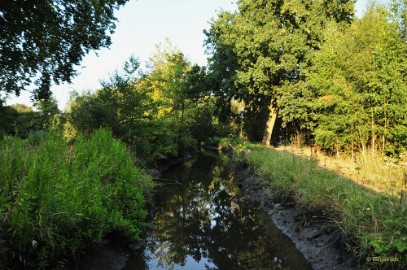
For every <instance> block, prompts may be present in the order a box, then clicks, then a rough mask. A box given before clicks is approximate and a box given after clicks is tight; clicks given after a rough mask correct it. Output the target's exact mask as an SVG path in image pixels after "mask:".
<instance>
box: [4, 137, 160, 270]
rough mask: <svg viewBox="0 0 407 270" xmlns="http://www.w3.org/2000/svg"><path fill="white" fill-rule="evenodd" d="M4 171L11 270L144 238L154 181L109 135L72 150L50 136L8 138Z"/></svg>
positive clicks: (6, 249)
mask: <svg viewBox="0 0 407 270" xmlns="http://www.w3.org/2000/svg"><path fill="white" fill-rule="evenodd" d="M0 170H1V173H0V175H1V181H0V213H1V219H0V260H1V258H2V257H1V255H2V254H3V264H5V265H8V267H13V266H15V265H18V266H19V267H24V268H33V269H44V268H50V267H58V266H63V265H64V264H66V263H67V260H68V259H72V257H74V258H75V256H76V254H78V253H79V252H80V251H82V250H83V249H84V248H85V247H87V246H90V245H92V244H95V243H100V242H101V241H102V240H103V237H104V236H105V235H106V234H108V233H110V232H118V233H119V234H121V235H122V236H124V237H126V238H128V239H129V240H137V239H138V238H139V236H140V232H141V230H142V228H143V226H144V219H145V217H146V214H147V213H146V211H145V210H144V194H145V193H147V192H148V191H149V190H150V189H151V188H152V182H151V179H150V178H149V177H148V176H147V175H146V174H144V173H143V172H142V171H141V170H140V169H138V168H136V167H135V166H134V162H133V160H132V158H131V157H130V155H129V154H128V152H127V150H126V147H125V146H124V145H123V144H122V143H121V142H119V141H117V140H115V139H113V138H112V135H111V133H110V132H108V131H105V130H101V131H98V132H96V133H95V134H94V135H93V136H92V137H91V138H89V139H87V138H83V137H80V138H78V139H77V140H76V141H75V142H74V143H73V144H72V145H69V146H68V145H67V144H66V142H65V141H64V140H63V138H61V137H60V136H57V135H52V134H51V135H49V136H48V137H44V136H43V137H41V138H40V139H35V140H34V139H29V140H21V139H17V138H11V137H9V138H5V139H4V140H2V141H0ZM0 265H1V262H0Z"/></svg>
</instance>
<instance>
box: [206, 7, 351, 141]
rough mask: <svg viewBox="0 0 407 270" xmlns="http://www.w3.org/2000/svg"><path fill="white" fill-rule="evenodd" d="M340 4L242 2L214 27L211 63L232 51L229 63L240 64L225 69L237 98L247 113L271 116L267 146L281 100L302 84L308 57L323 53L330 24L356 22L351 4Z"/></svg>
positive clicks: (265, 131)
mask: <svg viewBox="0 0 407 270" xmlns="http://www.w3.org/2000/svg"><path fill="white" fill-rule="evenodd" d="M338 3H339V4H340V5H339V4H338ZM338 3H337V1H311V0H309V1H280V0H269V1H265V0H241V1H239V12H238V13H237V14H236V15H234V16H231V15H229V16H226V15H227V14H226V15H221V16H219V21H215V22H214V23H212V29H211V31H209V32H208V33H209V34H210V35H211V39H209V40H211V41H215V42H214V45H215V47H216V49H218V48H219V49H220V50H212V51H214V53H215V56H214V57H213V59H215V60H217V59H222V56H223V53H224V52H225V49H226V50H228V51H232V52H233V54H232V58H231V59H236V62H233V63H236V65H234V66H227V67H226V69H227V70H233V72H234V73H232V74H231V75H232V76H233V77H232V78H233V80H234V83H235V86H236V88H237V89H238V90H237V91H236V92H237V96H238V97H239V99H243V100H245V102H246V104H247V107H248V108H246V109H247V110H249V111H258V112H259V113H263V112H265V111H267V114H268V117H266V118H267V119H266V121H265V123H264V124H263V125H264V128H263V138H262V142H263V144H265V145H269V144H270V139H271V136H272V132H273V128H274V125H275V122H276V119H277V116H278V113H279V110H280V107H282V106H283V105H284V104H281V101H280V98H281V96H282V95H283V94H284V93H285V92H290V91H293V90H296V88H295V87H293V85H296V84H298V83H299V82H301V81H302V80H304V76H303V74H304V71H305V70H306V69H307V68H308V66H309V65H310V64H311V63H310V61H309V59H308V58H307V56H308V54H309V53H310V52H312V51H315V50H318V49H319V47H320V45H321V42H322V41H323V40H322V39H321V32H322V29H323V28H324V26H325V25H326V23H327V22H328V21H335V22H342V21H345V22H348V21H351V20H352V16H353V1H340V2H339V1H338ZM332 5H333V6H335V5H338V6H340V7H341V8H340V9H337V8H333V7H332ZM219 28H220V30H219ZM218 44H219V45H220V46H218ZM225 45H226V46H225ZM230 49H231V50H230ZM233 55H234V56H235V57H233ZM222 60H223V59H222ZM224 63H225V61H224ZM211 64H212V63H211ZM215 64H216V63H215ZM212 65H213V64H212ZM210 70H211V69H210ZM214 70H218V68H215V69H214ZM221 81H222V79H221ZM295 95H297V96H298V94H295ZM295 95H294V94H293V95H292V96H295ZM301 110H303V109H302V108H301V107H300V110H299V111H301Z"/></svg>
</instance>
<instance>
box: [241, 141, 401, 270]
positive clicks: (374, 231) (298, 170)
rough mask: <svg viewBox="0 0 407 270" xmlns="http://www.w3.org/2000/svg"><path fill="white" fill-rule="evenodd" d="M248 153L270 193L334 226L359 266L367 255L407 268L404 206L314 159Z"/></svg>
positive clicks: (267, 152) (254, 149) (271, 152)
mask: <svg viewBox="0 0 407 270" xmlns="http://www.w3.org/2000/svg"><path fill="white" fill-rule="evenodd" d="M249 149H251V153H250V154H249V155H247V157H246V160H247V162H248V163H249V164H250V166H252V167H253V168H255V171H256V173H257V174H259V175H260V176H262V177H263V178H264V179H265V180H266V181H270V182H272V193H273V194H274V195H275V196H280V197H281V196H282V197H286V198H289V199H290V200H292V199H294V200H295V201H296V203H298V205H299V206H300V207H302V208H304V209H306V211H308V212H312V214H313V215H318V214H321V213H322V214H323V215H324V217H325V218H326V217H328V219H331V220H332V221H333V222H335V224H336V226H338V228H339V229H340V230H341V231H342V232H343V234H344V235H345V237H346V242H347V244H348V245H349V248H350V249H351V250H352V251H353V252H354V253H355V254H356V255H357V256H358V258H359V259H360V263H361V264H365V262H366V257H383V258H389V257H397V258H398V259H399V262H398V264H397V267H398V268H397V267H396V268H397V269H403V267H405V266H407V246H406V243H407V242H406V240H407V237H406V236H407V227H406V226H405V225H406V224H407V207H406V205H405V204H400V202H399V200H398V199H397V198H394V197H390V196H387V195H385V194H380V193H376V192H374V191H371V190H368V189H365V188H363V187H361V186H358V185H357V184H355V183H354V182H352V181H351V180H348V179H346V178H344V177H343V176H340V175H338V174H335V173H334V172H331V171H328V170H326V169H323V168H320V167H318V166H317V163H316V160H313V159H311V160H307V159H303V158H301V157H298V156H295V155H293V154H290V153H287V152H281V151H276V150H274V149H270V148H268V149H266V148H263V147H259V146H255V145H251V146H249ZM372 266H373V265H372Z"/></svg>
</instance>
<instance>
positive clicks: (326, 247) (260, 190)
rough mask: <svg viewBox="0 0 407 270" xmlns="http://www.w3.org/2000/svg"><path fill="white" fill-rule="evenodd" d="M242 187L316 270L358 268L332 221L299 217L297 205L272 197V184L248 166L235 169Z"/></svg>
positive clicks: (239, 165)
mask: <svg viewBox="0 0 407 270" xmlns="http://www.w3.org/2000/svg"><path fill="white" fill-rule="evenodd" d="M233 171H234V175H235V177H236V180H237V181H238V185H239V186H240V187H241V189H242V190H243V192H244V193H245V194H246V196H248V197H249V198H250V199H251V201H252V202H253V203H254V204H255V205H259V206H260V207H261V208H263V210H264V211H265V212H266V213H267V214H268V216H269V217H270V218H271V220H272V221H273V223H274V224H275V225H276V227H277V228H279V229H280V230H281V231H282V232H283V233H284V234H285V235H287V236H288V237H289V238H290V239H291V240H292V241H293V242H294V244H295V246H296V248H297V249H298V250H299V251H300V252H301V253H302V254H303V255H304V257H305V258H306V259H307V260H308V261H309V263H310V264H311V266H312V268H313V269H315V270H319V269H320V270H324V269H336V270H349V269H357V265H356V260H355V258H354V257H353V255H352V254H351V253H349V252H346V251H345V248H344V243H343V238H342V234H341V232H339V231H338V230H337V229H336V228H335V226H334V225H333V224H332V223H330V222H329V220H323V219H321V217H320V216H312V215H307V216H301V217H300V216H299V214H298V213H299V211H298V209H296V208H295V203H293V202H283V201H282V200H279V199H278V198H276V197H275V196H273V194H272V184H270V183H268V182H266V181H263V180H262V179H261V178H260V177H258V176H256V175H255V174H254V173H253V171H252V170H251V169H250V168H248V167H247V165H245V164H241V163H238V164H236V165H235V166H234V170H233Z"/></svg>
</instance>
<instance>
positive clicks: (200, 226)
mask: <svg viewBox="0 0 407 270" xmlns="http://www.w3.org/2000/svg"><path fill="white" fill-rule="evenodd" d="M228 163H229V159H228V158H226V157H223V156H217V155H214V153H213V152H212V153H211V152H207V153H206V154H205V153H203V154H202V155H200V156H199V157H198V158H196V159H195V160H191V161H188V162H185V163H184V164H182V165H179V166H176V167H175V168H173V169H171V170H170V171H168V172H167V173H166V174H165V175H164V176H163V177H164V178H165V179H167V182H168V184H166V185H164V186H163V187H162V188H161V189H160V192H158V193H157V198H156V207H157V208H156V212H155V213H154V220H153V224H152V231H151V233H150V236H149V238H148V239H147V243H146V247H145V250H144V253H143V254H135V255H134V256H133V257H132V258H131V259H130V261H129V263H128V264H127V266H126V267H125V269H126V270H129V269H133V270H135V269H137V270H139V269H311V268H310V267H309V265H308V264H307V263H306V261H305V260H304V258H303V257H302V256H301V255H300V254H299V253H298V252H297V251H296V250H295V248H294V246H293V244H292V243H291V242H290V241H289V240H288V239H287V238H286V237H285V236H284V235H282V234H281V233H280V232H279V231H278V230H277V229H276V228H275V226H274V225H273V224H272V223H271V222H270V221H269V219H268V218H267V217H266V216H265V214H264V213H263V212H262V211H260V210H258V209H254V208H253V207H252V206H251V205H250V204H249V202H248V201H247V200H246V199H244V198H243V197H242V196H241V194H240V191H239V189H238V187H237V186H236V184H235V183H234V179H233V176H232V174H231V172H230V166H229V164H228Z"/></svg>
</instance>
